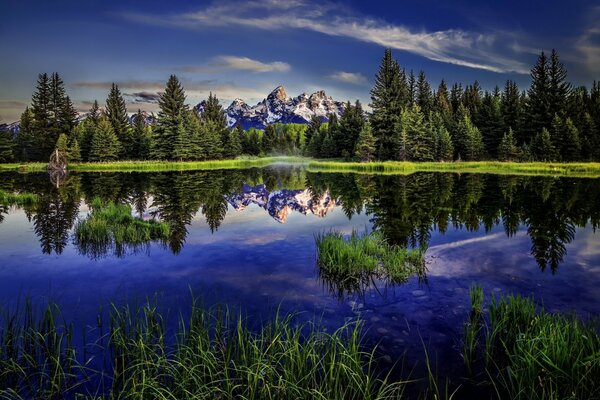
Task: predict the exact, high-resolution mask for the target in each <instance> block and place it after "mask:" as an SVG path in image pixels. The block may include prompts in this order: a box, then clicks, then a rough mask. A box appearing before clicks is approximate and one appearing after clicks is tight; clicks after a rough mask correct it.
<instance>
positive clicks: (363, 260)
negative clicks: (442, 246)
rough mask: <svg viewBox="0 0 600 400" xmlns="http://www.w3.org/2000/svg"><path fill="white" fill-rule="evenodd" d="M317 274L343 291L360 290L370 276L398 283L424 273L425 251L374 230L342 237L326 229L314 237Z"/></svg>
mask: <svg viewBox="0 0 600 400" xmlns="http://www.w3.org/2000/svg"><path fill="white" fill-rule="evenodd" d="M315 241H316V245H317V265H318V267H319V274H320V275H321V278H323V279H324V280H325V281H326V282H329V283H330V285H332V288H333V289H336V291H338V292H339V294H340V295H341V294H343V293H344V292H347V293H352V292H356V291H361V290H362V288H364V287H366V286H367V285H368V284H369V282H371V281H372V280H373V278H375V277H376V278H381V279H385V280H387V281H389V282H390V283H402V282H405V281H406V280H408V278H410V277H411V276H413V275H417V274H418V275H423V274H424V272H425V261H424V256H425V250H424V249H407V248H404V247H400V246H393V245H390V244H388V243H387V242H386V241H385V239H384V238H383V236H382V235H381V234H380V233H378V232H374V233H372V234H364V235H362V236H361V235H359V234H358V233H357V232H356V231H353V232H352V234H351V235H350V237H348V238H345V237H344V235H343V234H342V233H340V232H336V231H330V232H327V233H321V234H318V235H316V237H315Z"/></svg>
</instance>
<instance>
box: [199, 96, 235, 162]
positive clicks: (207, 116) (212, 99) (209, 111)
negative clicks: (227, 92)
mask: <svg viewBox="0 0 600 400" xmlns="http://www.w3.org/2000/svg"><path fill="white" fill-rule="evenodd" d="M201 120H202V122H203V123H205V124H206V123H207V122H208V121H211V122H212V123H211V124H209V126H210V127H211V129H214V132H212V133H211V135H216V136H218V137H219V138H220V139H221V145H220V148H219V151H218V152H219V153H220V154H222V153H223V147H224V146H225V142H227V140H228V135H229V132H228V129H227V117H226V116H225V110H223V106H221V103H220V102H219V99H218V98H217V96H216V95H213V94H212V92H211V93H209V95H208V99H206V101H205V102H204V110H203V111H202V115H201Z"/></svg>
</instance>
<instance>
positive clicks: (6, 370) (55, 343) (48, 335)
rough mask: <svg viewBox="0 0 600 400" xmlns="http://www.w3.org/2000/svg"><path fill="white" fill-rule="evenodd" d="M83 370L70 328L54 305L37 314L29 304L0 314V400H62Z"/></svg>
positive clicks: (70, 391)
mask: <svg viewBox="0 0 600 400" xmlns="http://www.w3.org/2000/svg"><path fill="white" fill-rule="evenodd" d="M82 371H83V368H82V367H81V366H80V364H79V363H78V362H77V359H76V354H75V349H74V346H73V327H72V325H70V324H67V323H65V322H64V321H63V320H61V317H60V311H59V309H58V307H57V306H56V305H55V304H49V305H48V306H46V308H45V309H43V310H41V311H37V310H34V307H33V306H32V304H31V302H30V301H29V300H28V301H26V302H25V304H24V307H23V308H17V309H15V310H9V309H3V310H2V312H1V313H0V398H3V399H63V398H65V397H67V396H68V394H69V393H72V392H73V391H75V390H76V389H77V387H78V386H79V383H80V382H81V380H78V376H79V377H81V376H82V375H81V372H82Z"/></svg>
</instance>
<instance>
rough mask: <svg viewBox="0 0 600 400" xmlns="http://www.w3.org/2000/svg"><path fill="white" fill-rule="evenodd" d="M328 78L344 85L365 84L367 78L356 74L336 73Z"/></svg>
mask: <svg viewBox="0 0 600 400" xmlns="http://www.w3.org/2000/svg"><path fill="white" fill-rule="evenodd" d="M329 78H330V79H333V80H335V81H340V82H344V83H352V84H354V85H362V84H365V83H367V78H366V77H365V76H364V75H362V74H360V73H358V72H344V71H337V72H334V73H333V74H331V75H329Z"/></svg>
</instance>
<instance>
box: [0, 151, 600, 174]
mask: <svg viewBox="0 0 600 400" xmlns="http://www.w3.org/2000/svg"><path fill="white" fill-rule="evenodd" d="M277 163H284V164H306V165H308V169H309V171H312V172H356V173H365V174H390V175H394V174H405V175H408V174H412V173H415V172H456V173H485V174H503V175H542V176H569V177H576V178H598V177H600V163H554V162H553V163H543V162H531V163H516V162H500V161H473V162H420V163H415V162H401V161H383V162H379V161H376V162H370V163H360V162H348V161H328V160H314V159H311V158H305V157H284V156H282V157H262V158H242V159H237V160H212V161H181V162H180V161H114V162H99V163H74V164H70V165H69V167H68V168H69V170H71V171H80V172H134V171H140V172H161V171H194V170H217V169H243V168H253V167H256V168H260V167H266V166H268V165H271V164H277ZM3 170H4V171H19V172H40V171H46V164H44V163H12V164H0V171H3Z"/></svg>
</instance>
